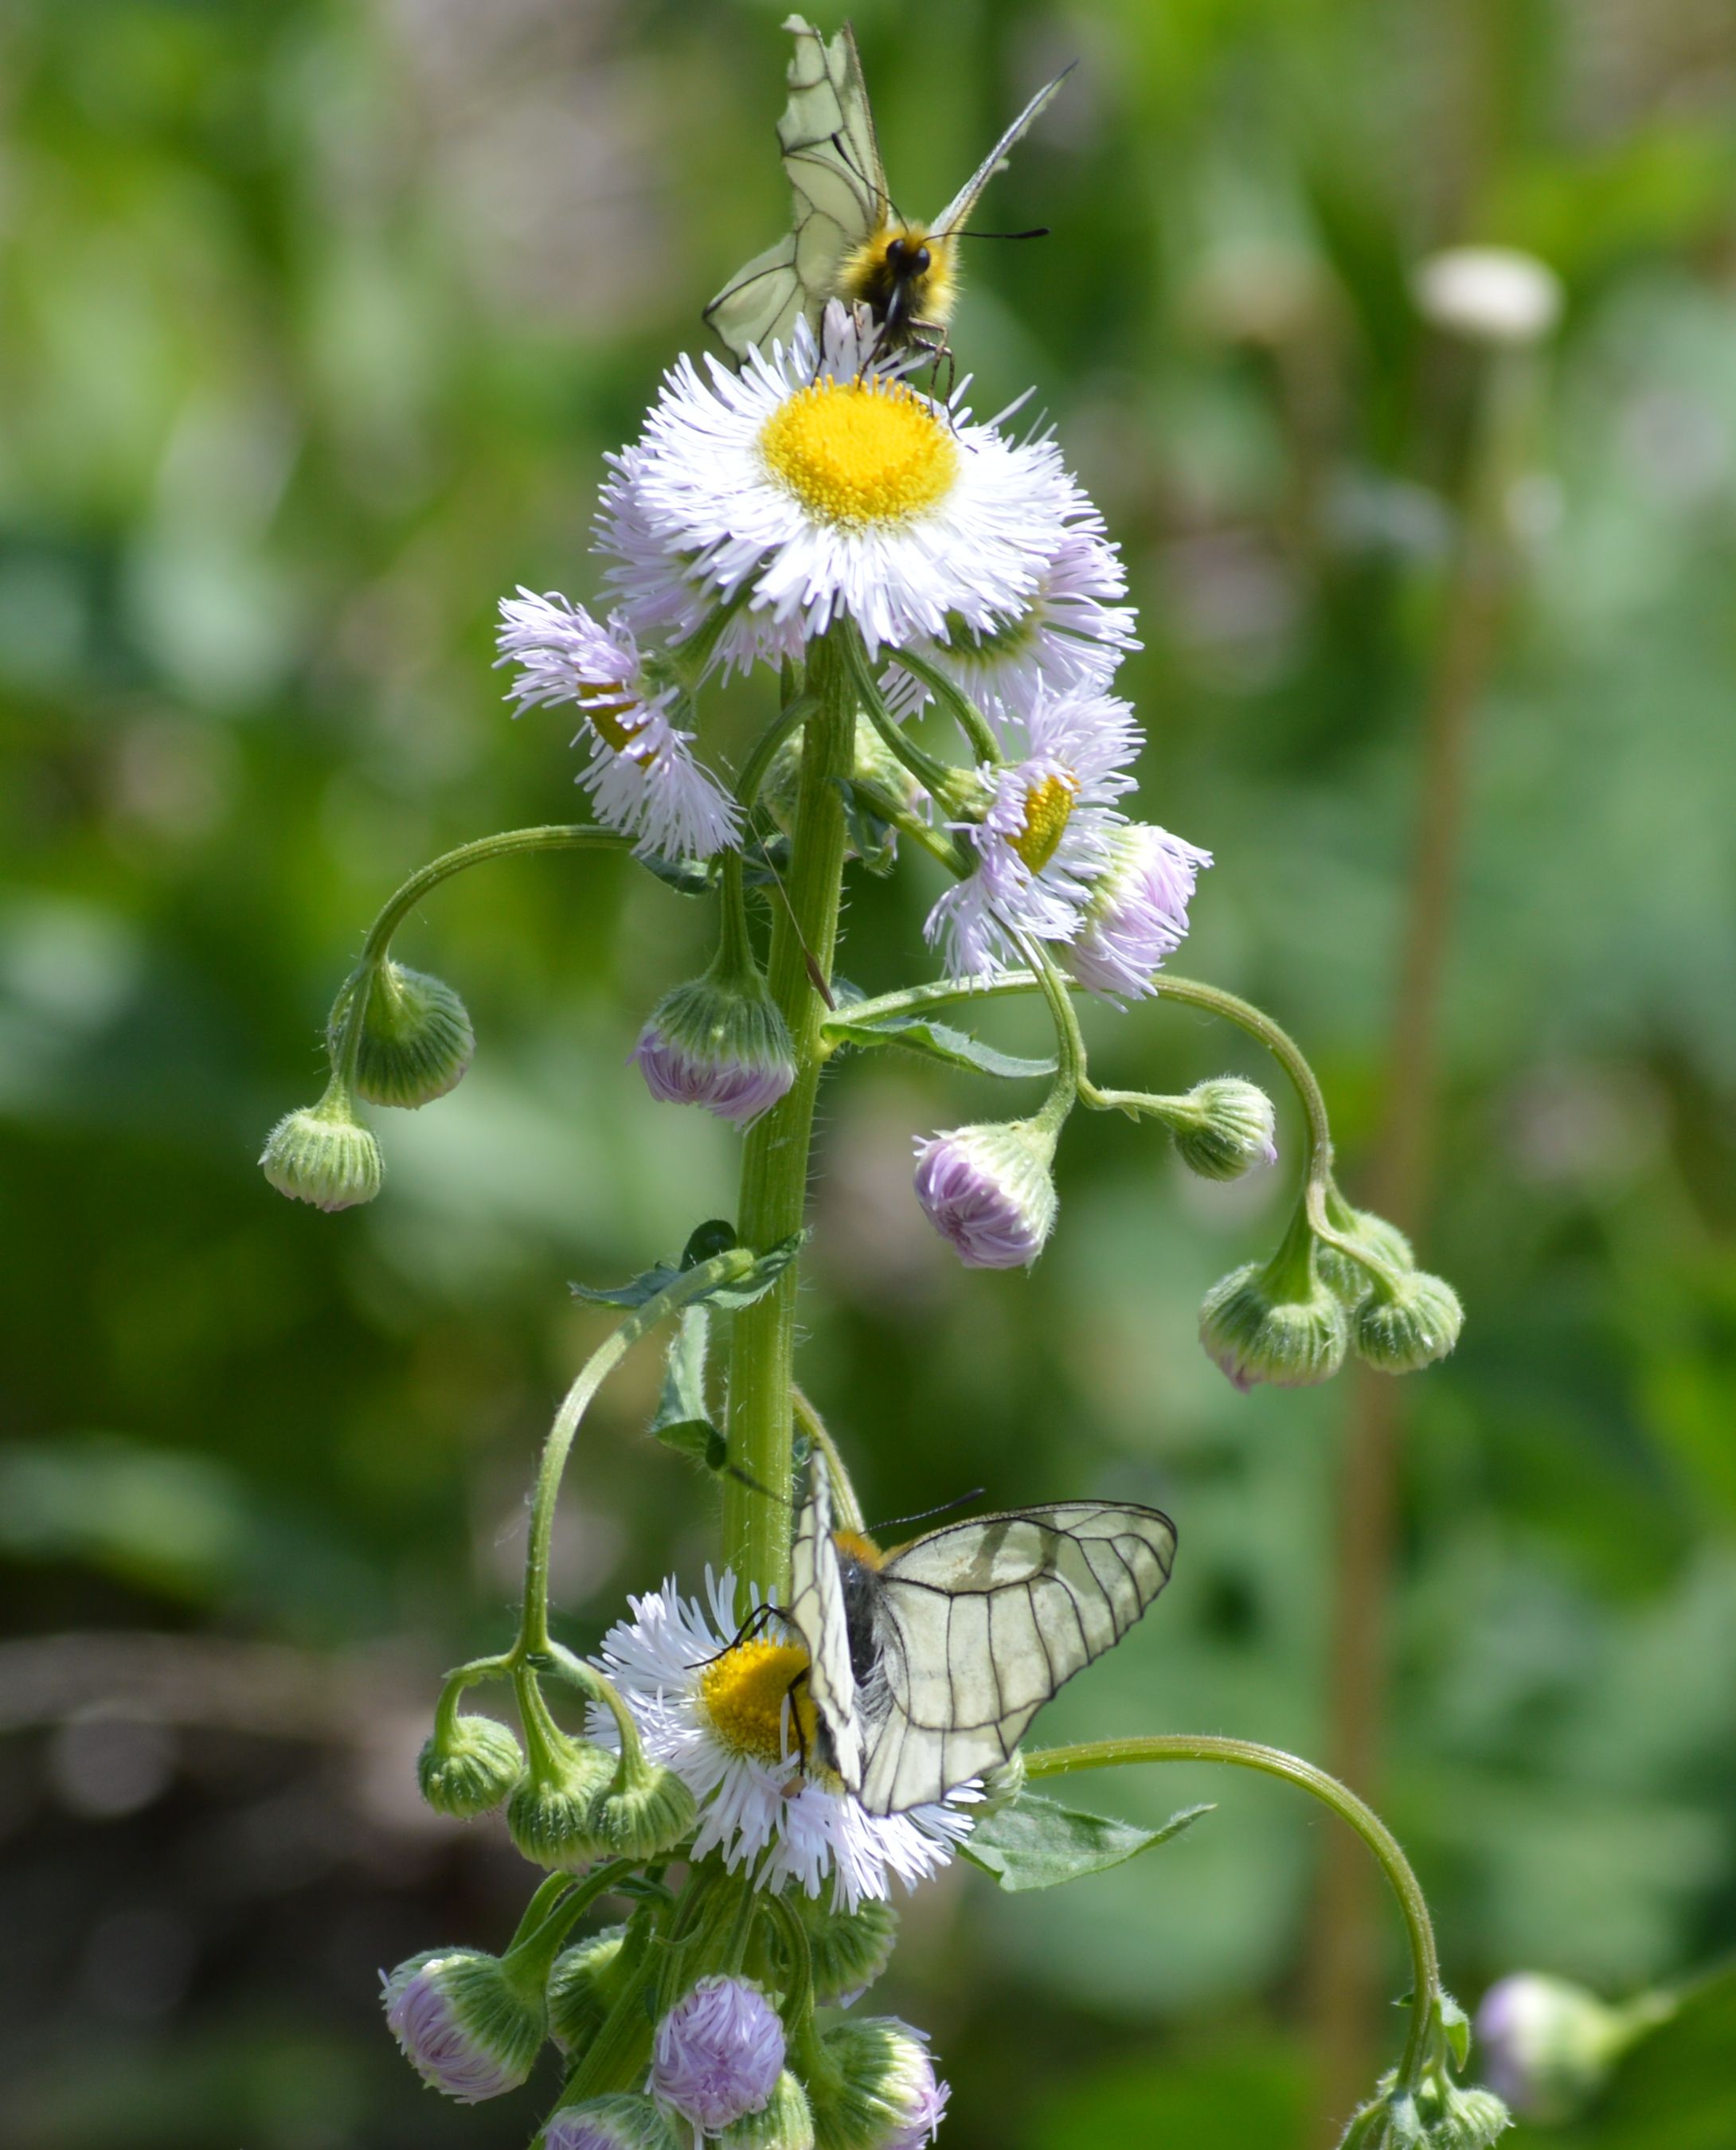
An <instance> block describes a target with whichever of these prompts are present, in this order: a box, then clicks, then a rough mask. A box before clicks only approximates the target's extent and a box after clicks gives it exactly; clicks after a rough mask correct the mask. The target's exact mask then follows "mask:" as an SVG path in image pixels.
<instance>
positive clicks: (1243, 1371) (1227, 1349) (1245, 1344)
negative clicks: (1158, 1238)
mask: <svg viewBox="0 0 1736 2150" xmlns="http://www.w3.org/2000/svg"><path fill="white" fill-rule="evenodd" d="M1199 1340H1200V1342H1201V1343H1202V1344H1204V1346H1205V1348H1206V1350H1207V1351H1208V1352H1209V1354H1210V1355H1211V1356H1212V1358H1214V1360H1216V1361H1217V1363H1218V1365H1219V1366H1221V1367H1222V1368H1223V1370H1224V1372H1225V1373H1226V1374H1227V1375H1229V1378H1230V1380H1232V1381H1233V1382H1234V1384H1235V1385H1236V1386H1237V1387H1238V1388H1239V1389H1251V1388H1252V1387H1253V1386H1254V1384H1255V1383H1256V1382H1257V1381H1269V1382H1270V1383H1271V1384H1272V1385H1274V1387H1277V1388H1285V1389H1299V1388H1307V1387H1310V1386H1312V1385H1313V1384H1315V1382H1318V1381H1330V1380H1331V1378H1332V1376H1333V1375H1335V1373H1336V1372H1337V1371H1338V1370H1339V1368H1340V1366H1341V1365H1343V1364H1344V1356H1345V1346H1346V1345H1347V1343H1348V1341H1349V1336H1348V1332H1347V1329H1346V1325H1345V1310H1344V1309H1343V1307H1342V1306H1341V1305H1340V1304H1339V1302H1338V1300H1336V1299H1335V1297H1334V1295H1332V1293H1331V1292H1330V1291H1329V1290H1328V1289H1326V1287H1325V1284H1322V1283H1321V1281H1320V1277H1319V1274H1317V1272H1316V1271H1315V1266H1314V1258H1313V1240H1312V1237H1311V1236H1310V1239H1309V1241H1308V1244H1307V1247H1306V1248H1305V1250H1304V1252H1303V1254H1302V1255H1301V1256H1299V1257H1298V1256H1296V1255H1295V1254H1294V1253H1292V1252H1291V1251H1290V1250H1289V1248H1288V1246H1286V1248H1285V1249H1280V1251H1279V1254H1277V1255H1275V1256H1274V1258H1273V1259H1272V1260H1271V1261H1269V1262H1266V1263H1264V1264H1262V1263H1259V1262H1249V1264H1247V1265H1246V1266H1245V1267H1244V1268H1242V1269H1233V1270H1232V1271H1231V1272H1230V1274H1229V1275H1228V1276H1227V1277H1224V1278H1221V1279H1219V1281H1218V1283H1216V1284H1214V1285H1213V1286H1212V1288H1211V1289H1210V1290H1209V1292H1208V1293H1207V1294H1206V1295H1205V1299H1204V1303H1203V1304H1202V1305H1201V1307H1200V1310H1199Z"/></svg>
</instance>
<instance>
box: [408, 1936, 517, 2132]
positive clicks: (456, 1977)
mask: <svg viewBox="0 0 1736 2150" xmlns="http://www.w3.org/2000/svg"><path fill="white" fill-rule="evenodd" d="M381 1998H382V1999H383V2001H384V2002H385V2006H386V2022H387V2024H388V2026H390V2028H391V2033H392V2036H394V2037H395V2038H396V2040H397V2041H398V2043H399V2045H400V2046H401V2047H403V2049H404V2055H405V2057H406V2060H408V2061H409V2062H410V2064H411V2067H413V2068H414V2069H415V2070H416V2073H417V2074H418V2075H420V2076H421V2078H422V2080H423V2081H424V2082H426V2083H428V2084H430V2085H431V2086H432V2087H433V2088H434V2089H436V2090H437V2091H443V2092H445V2094H446V2095H447V2097H453V2098H457V2100H458V2102H459V2103H460V2104H461V2105H476V2104H478V2103H480V2102H481V2101H482V2099H483V2098H486V2097H500V2096H501V2095H502V2092H506V2091H509V2090H517V2087H518V2086H519V2085H520V2084H521V2083H522V2082H525V2081H526V2080H527V2077H529V2075H530V2072H531V2068H532V2064H533V2063H534V2062H535V2061H536V2057H537V2053H538V2052H540V2051H541V2049H542V2041H543V2039H544V2037H545V2036H547V2035H548V2023H547V2018H546V2016H545V2015H544V2012H543V2009H542V2002H541V2000H540V1997H537V1996H531V1995H529V1994H527V1993H525V1992H523V1991H520V1989H519V1987H518V1986H517V1984H515V1983H514V1982H513V1981H512V1980H511V1979H510V1978H509V1977H508V1976H507V1971H506V1969H505V1966H503V1965H502V1961H501V1960H500V1958H499V1957H498V1956H485V1955H483V1954H482V1951H480V1950H477V1949H431V1950H430V1951H427V1953H426V1954H425V1955H422V1956H411V1959H410V1961H408V1962H407V1963H401V1964H400V1965H399V1966H398V1967H397V1969H396V1971H393V1972H392V1973H391V1976H389V1977H388V1978H386V1980H385V1981H383V1991H382V1995H381Z"/></svg>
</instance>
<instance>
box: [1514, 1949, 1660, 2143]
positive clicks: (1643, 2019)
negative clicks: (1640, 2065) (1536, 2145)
mask: <svg viewBox="0 0 1736 2150" xmlns="http://www.w3.org/2000/svg"><path fill="white" fill-rule="evenodd" d="M1668 2010H1669V2004H1668V2002H1666V2001H1658V2000H1657V1999H1654V1998H1653V1997H1652V1996H1647V1997H1646V1998H1645V1999H1644V2000H1643V2001H1639V2002H1637V2003H1636V2004H1635V2005H1634V2006H1632V2007H1629V2008H1612V2007H1610V2006H1608V2005H1607V2003H1606V2002H1604V2001H1600V2000H1599V1999H1598V1997H1597V1995H1596V1994H1595V1993H1591V1992H1588V1991H1587V1990H1586V1988H1585V1987H1584V1986H1575V1985H1573V1984H1572V1982H1571V1981H1568V1980H1567V1979H1565V1978H1551V1977H1549V1976H1547V1975H1546V1974H1545V1973H1543V1972H1542V1971H1515V1972H1514V1973H1513V1974H1512V1975H1511V1976H1510V1977H1507V1978H1503V1979H1501V1980H1500V1981H1498V1982H1497V1983H1496V1984H1495V1985H1493V1986H1491V1987H1490V1988H1489V1991H1487V1992H1486V1994H1485V1995H1484V1996H1483V1999H1482V2005H1481V2006H1480V2007H1479V2008H1478V2010H1477V2011H1476V2036H1477V2044H1478V2047H1479V2048H1480V2049H1481V2053H1482V2056H1483V2072H1484V2073H1485V2074H1486V2076H1487V2077H1488V2078H1489V2082H1490V2086H1491V2088H1492V2089H1493V2090H1494V2091H1495V2092H1496V2093H1497V2094H1498V2095H1499V2096H1500V2097H1504V2098H1505V2099H1506V2102H1507V2103H1508V2104H1509V2105H1511V2107H1512V2108H1513V2110H1514V2111H1515V2112H1517V2113H1519V2114H1521V2115H1522V2117H1524V2118H1525V2119H1527V2120H1537V2121H1541V2122H1544V2123H1545V2124H1546V2125H1547V2124H1551V2123H1553V2122H1560V2121H1565V2120H1571V2119H1572V2117H1574V2115H1575V2114H1576V2113H1577V2112H1579V2111H1580V2110H1581V2108H1582V2107H1584V2106H1585V2105H1586V2104H1587V2103H1588V2102H1589V2101H1590V2100H1591V2098H1592V2096H1593V2094H1594V2093H1595V2092H1596V2091H1597V2089H1598V2087H1599V2086H1600V2085H1601V2084H1602V2082H1603V2080H1604V2078H1605V2077H1607V2075H1608V2073H1609V2071H1610V2069H1611V2067H1612V2066H1613V2065H1614V2063H1615V2062H1616V2061H1617V2059H1618V2058H1619V2057H1620V2055H1621V2053H1622V2050H1623V2048H1624V2047H1626V2046H1627V2044H1628V2043H1629V2042H1630V2041H1632V2039H1633V2037H1634V2036H1636V2035H1637V2034H1638V2031H1642V2030H1643V2029H1645V2028H1646V2027H1647V2026H1648V2025H1650V2024H1652V2023H1655V2022H1657V2021H1658V2020H1659V2019H1660V2017H1661V2016H1664V2015H1666V2014H1668Z"/></svg>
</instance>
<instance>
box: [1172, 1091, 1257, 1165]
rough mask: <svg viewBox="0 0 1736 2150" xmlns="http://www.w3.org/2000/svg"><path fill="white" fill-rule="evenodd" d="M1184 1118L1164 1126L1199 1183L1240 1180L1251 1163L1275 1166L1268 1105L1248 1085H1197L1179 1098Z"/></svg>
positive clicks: (1181, 1157) (1178, 1152)
mask: <svg viewBox="0 0 1736 2150" xmlns="http://www.w3.org/2000/svg"><path fill="white" fill-rule="evenodd" d="M1180 1102H1181V1103H1183V1104H1185V1105H1186V1106H1188V1108H1190V1112H1189V1114H1188V1117H1187V1118H1179V1117H1178V1118H1175V1119H1173V1120H1171V1121H1170V1122H1169V1132H1170V1137H1171V1139H1172V1140H1173V1142H1174V1143H1175V1153H1176V1155H1177V1156H1178V1158H1180V1159H1181V1161H1182V1163H1183V1164H1184V1165H1186V1166H1187V1168H1188V1171H1189V1172H1196V1173H1199V1177H1200V1178H1202V1179H1239V1178H1241V1176H1242V1174H1243V1173H1244V1172H1247V1171H1249V1170H1250V1169H1251V1168H1253V1167H1254V1165H1256V1164H1276V1163H1277V1162H1278V1148H1277V1144H1276V1143H1274V1140H1273V1137H1274V1134H1275V1133H1276V1132H1277V1125H1278V1117H1277V1114H1276V1113H1274V1111H1273V1109H1272V1100H1271V1099H1270V1098H1269V1097H1268V1096H1267V1095H1266V1093H1265V1092H1264V1090H1262V1089H1260V1088H1259V1087H1258V1086H1257V1085H1256V1084H1254V1083H1244V1082H1243V1081H1242V1080H1241V1079H1240V1078H1239V1077H1238V1076H1234V1075H1220V1076H1218V1077H1216V1078H1214V1080H1213V1081H1211V1082H1209V1083H1195V1084H1194V1086H1193V1088H1192V1089H1191V1090H1189V1091H1188V1093H1187V1096H1186V1098H1184V1099H1183V1100H1181V1101H1180Z"/></svg>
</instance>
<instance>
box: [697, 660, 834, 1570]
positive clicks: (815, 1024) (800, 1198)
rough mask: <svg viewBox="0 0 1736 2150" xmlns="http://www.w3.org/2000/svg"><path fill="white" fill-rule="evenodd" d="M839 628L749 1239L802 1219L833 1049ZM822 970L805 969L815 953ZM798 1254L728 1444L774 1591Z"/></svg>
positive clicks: (778, 983)
mask: <svg viewBox="0 0 1736 2150" xmlns="http://www.w3.org/2000/svg"><path fill="white" fill-rule="evenodd" d="M851 639H853V630H850V629H849V628H834V629H833V630H832V631H831V632H830V633H829V634H827V635H826V636H825V637H824V638H822V639H821V640H820V641H819V642H816V643H814V644H813V646H812V648H811V649H810V652H809V657H808V671H807V682H806V684H807V689H808V692H809V693H810V694H811V695H812V696H813V707H812V708H811V709H810V711H809V713H808V715H807V719H806V722H805V730H804V735H803V742H802V757H801V781H800V786H799V787H798V790H797V795H796V808H795V835H794V836H793V838H792V840H791V844H790V868H789V871H788V873H787V875H786V876H785V896H787V898H788V901H787V902H786V903H785V904H784V905H783V906H780V907H779V908H778V909H776V910H775V911H774V912H773V914H772V929H771V946H770V960H769V962H768V965H767V974H766V982H767V985H768V987H769V989H770V993H771V997H772V998H773V999H774V1000H775V1002H777V1004H778V1007H779V1008H780V1010H781V1011H782V1012H783V1016H784V1020H785V1022H786V1023H787V1024H788V1026H789V1029H790V1044H791V1046H792V1047H793V1048H794V1052H795V1069H796V1072H795V1082H794V1083H791V1084H790V1088H789V1089H788V1090H787V1091H786V1092H785V1094H784V1096H783V1097H782V1098H780V1100H779V1102H778V1103H776V1104H775V1105H774V1106H773V1107H772V1108H771V1110H770V1112H769V1113H762V1114H761V1115H760V1118H758V1119H757V1120H756V1121H754V1124H753V1126H752V1127H751V1128H749V1130H748V1133H747V1137H746V1139H745V1141H744V1143H743V1146H742V1160H741V1196H740V1203H739V1209H738V1213H737V1217H736V1225H737V1229H739V1232H740V1234H741V1236H742V1239H744V1242H745V1243H746V1244H748V1245H749V1246H752V1247H773V1246H776V1245H777V1244H779V1242H780V1241H781V1240H784V1239H788V1238H789V1237H790V1235H791V1234H793V1233H795V1232H798V1231H800V1229H801V1225H802V1216H803V1211H804V1209H805V1205H806V1201H807V1191H808V1158H809V1151H810V1146H811V1143H812V1141H813V1133H814V1104H815V1097H816V1095H817V1093H818V1091H819V1087H820V1069H821V1067H823V1065H824V1063H825V1048H824V1046H823V1043H822V1039H821V1024H822V1022H824V1019H825V1014H826V1004H825V1000H824V998H823V997H822V996H821V992H820V987H819V985H818V984H816V977H817V979H818V980H819V981H820V982H824V983H825V984H827V985H829V984H830V977H831V968H832V951H833V949H834V947H835V944H836V941H837V937H838V911H839V906H840V897H841V894H842V889H843V881H844V850H845V820H844V793H843V788H842V781H841V780H843V779H845V778H847V777H848V776H849V775H850V770H851V769H852V768H853V767H854V765H855V723H856V696H855V689H854V686H853V684H852V681H851V676H850V652H849V644H850V641H851ZM810 962H811V963H812V965H813V966H814V969H813V971H812V972H810V967H809V966H810ZM798 1282H799V1276H798V1264H795V1263H794V1262H792V1263H791V1264H790V1266H789V1268H788V1269H785V1271H784V1273H783V1274H782V1275H781V1276H780V1277H779V1279H778V1280H777V1282H776V1283H775V1284H774V1285H773V1286H772V1288H771V1289H770V1291H769V1292H767V1293H766V1294H765V1296H764V1297H763V1298H760V1299H758V1300H755V1301H754V1304H753V1305H751V1306H747V1307H744V1308H743V1309H742V1310H740V1312H739V1313H738V1314H737V1315H736V1316H735V1317H734V1328H733V1333H732V1335H731V1339H730V1353H729V1461H730V1462H731V1463H732V1464H733V1465H734V1466H735V1468H734V1471H732V1472H731V1473H730V1475H729V1476H728V1477H727V1478H726V1480H725V1481H724V1557H725V1558H726V1559H727V1560H728V1561H729V1563H730V1565H731V1566H733V1567H734V1570H735V1572H736V1575H737V1577H739V1580H740V1582H741V1584H742V1586H743V1587H746V1586H747V1585H748V1584H749V1583H757V1584H758V1585H759V1587H760V1592H761V1594H762V1596H767V1597H779V1596H780V1595H781V1593H782V1592H783V1589H784V1582H785V1573H786V1572H787V1570H788V1567H789V1563H790V1527H791V1517H792V1509H791V1506H790V1475H791V1474H790V1441H791V1437H792V1431H793V1424H792V1418H791V1413H790V1370H791V1365H792V1362H793V1359H794V1355H795V1304H796V1289H797V1285H798Z"/></svg>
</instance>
